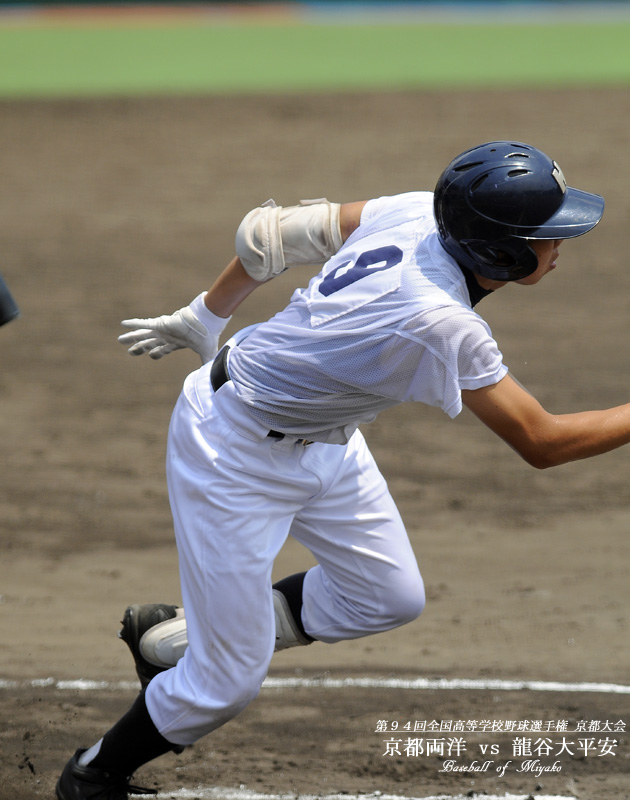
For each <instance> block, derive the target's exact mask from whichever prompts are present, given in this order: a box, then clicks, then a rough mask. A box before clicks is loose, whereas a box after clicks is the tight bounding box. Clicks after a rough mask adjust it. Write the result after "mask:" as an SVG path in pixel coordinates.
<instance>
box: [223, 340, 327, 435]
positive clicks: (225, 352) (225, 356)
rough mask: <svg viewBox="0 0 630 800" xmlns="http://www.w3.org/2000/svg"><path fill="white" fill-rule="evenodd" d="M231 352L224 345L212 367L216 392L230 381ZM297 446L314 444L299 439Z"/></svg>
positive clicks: (272, 433) (227, 346) (275, 433)
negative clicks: (228, 366)
mask: <svg viewBox="0 0 630 800" xmlns="http://www.w3.org/2000/svg"><path fill="white" fill-rule="evenodd" d="M229 352H230V347H229V345H227V344H225V345H223V347H222V348H221V349H220V350H219V352H218V353H217V355H216V357H215V359H214V361H213V362H212V366H211V367H210V383H211V385H212V388H213V389H214V391H215V392H218V391H219V389H220V388H221V387H222V386H223V384H224V383H227V382H228V381H229V380H230V373H229V372H228V368H227V360H228V353H229ZM267 436H270V437H271V438H272V439H284V437H285V436H286V434H284V433H280V431H269V433H268V434H267ZM296 444H301V445H304V446H306V445H308V444H312V442H310V441H309V440H308V439H298V440H297V442H296Z"/></svg>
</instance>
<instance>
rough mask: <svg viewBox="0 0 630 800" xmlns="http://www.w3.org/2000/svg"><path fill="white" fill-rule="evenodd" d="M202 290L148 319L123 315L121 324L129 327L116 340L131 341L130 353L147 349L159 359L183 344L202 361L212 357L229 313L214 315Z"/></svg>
mask: <svg viewBox="0 0 630 800" xmlns="http://www.w3.org/2000/svg"><path fill="white" fill-rule="evenodd" d="M205 294H206V293H205V292H202V293H201V294H200V295H198V296H197V297H195V299H194V300H193V301H192V303H191V304H190V305H188V306H185V307H184V308H180V309H179V311H176V312H175V313H174V314H164V315H163V316H161V317H151V318H149V319H124V320H123V321H122V322H121V323H120V324H121V325H123V326H124V327H125V328H131V330H130V332H129V333H123V334H122V335H121V336H119V337H118V341H119V342H120V343H121V344H124V345H130V347H129V348H128V350H127V352H128V353H129V354H130V355H132V356H141V355H143V353H148V354H149V357H150V358H153V359H158V358H162V356H166V355H168V354H169V353H172V352H173V351H174V350H182V349H183V348H185V347H188V348H190V349H191V350H194V351H195V353H199V355H200V356H201V361H202V362H203V363H204V364H206V363H207V362H208V361H211V360H212V359H213V358H214V357H215V356H216V354H217V351H218V349H219V337H220V335H221V333H222V332H223V329H224V328H225V326H226V325H227V324H228V322H229V321H230V319H231V317H227V318H225V317H217V315H216V314H213V313H212V311H210V310H209V309H208V308H206V304H205V303H204V301H203V298H204V297H205Z"/></svg>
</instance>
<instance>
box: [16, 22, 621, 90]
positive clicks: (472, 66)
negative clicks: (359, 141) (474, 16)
mask: <svg viewBox="0 0 630 800" xmlns="http://www.w3.org/2000/svg"><path fill="white" fill-rule="evenodd" d="M629 42H630V21H629V22H626V21H623V20H621V21H618V22H616V23H611V22H608V23H601V24H597V23H595V24H593V23H585V22H580V23H577V22H576V23H574V24H571V23H564V24H562V25H560V24H551V23H547V24H515V23H513V24H509V23H504V24H485V23H483V24H477V23H471V24H462V25H453V24H440V23H426V24H415V23H414V24H407V25H403V24H387V25H350V24H337V25H335V24H309V25H299V24H291V23H289V24H277V23H274V24H272V23H269V22H265V23H264V24H254V23H246V24H245V23H240V24H226V23H221V24H208V23H194V24H191V23H184V24H181V23H177V22H172V23H171V24H170V25H168V26H163V25H150V24H140V23H138V24H135V25H133V26H128V25H127V26H120V25H116V24H111V23H109V24H102V25H97V26H95V25H61V24H55V25H39V24H37V23H30V24H28V25H10V24H5V25H0V96H3V97H62V96H66V97H72V96H102V95H133V94H191V93H196V94H206V93H226V92H230V93H234V92H247V93H249V92H287V91H289V92H307V91H336V90H339V91H341V90H370V89H376V90H383V89H393V90H395V89H412V88H439V89H444V88H449V87H451V88H461V87H478V88H484V87H487V88H494V87H497V88H498V87H506V86H513V87H532V88H541V87H563V86H601V85H626V84H630V46H629V45H628V43H629Z"/></svg>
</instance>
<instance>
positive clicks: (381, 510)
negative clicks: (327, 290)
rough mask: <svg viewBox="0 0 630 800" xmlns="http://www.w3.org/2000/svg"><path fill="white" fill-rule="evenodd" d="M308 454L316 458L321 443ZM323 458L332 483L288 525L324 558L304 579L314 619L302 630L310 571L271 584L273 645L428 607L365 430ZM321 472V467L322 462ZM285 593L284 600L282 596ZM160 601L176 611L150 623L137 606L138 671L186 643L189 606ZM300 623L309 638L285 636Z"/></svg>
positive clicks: (385, 623) (351, 633) (386, 621)
mask: <svg viewBox="0 0 630 800" xmlns="http://www.w3.org/2000/svg"><path fill="white" fill-rule="evenodd" d="M311 454H312V455H313V457H316V456H317V448H315V447H314V448H313V450H312V451H311ZM333 455H334V456H335V458H334V459H333ZM337 459H340V461H339V463H338V464H337ZM313 460H314V459H313V458H311V462H312V461H313ZM322 460H325V461H326V464H327V466H328V467H329V468H330V469H324V470H323V475H324V477H325V476H327V475H330V476H332V478H326V482H327V483H328V484H329V485H327V488H326V491H325V492H320V493H318V494H317V495H315V496H314V498H313V499H312V501H311V503H309V504H308V505H307V507H306V508H305V509H304V510H302V511H301V512H300V513H299V514H298V515H297V517H296V519H295V520H294V523H293V526H292V528H291V535H292V536H294V537H295V538H296V539H298V540H300V541H301V542H302V543H303V544H305V546H306V547H308V548H309V549H311V551H312V552H313V553H314V554H315V556H316V558H317V560H318V562H319V566H318V567H316V568H314V569H313V570H310V571H309V573H308V578H307V579H306V582H307V584H308V587H309V589H308V590H309V591H310V593H311V596H312V602H309V603H308V604H307V605H308V607H309V608H310V609H311V611H310V619H309V620H308V621H307V623H306V625H307V629H305V628H304V625H303V623H304V615H303V613H302V601H303V584H304V582H305V576H306V573H301V574H298V575H295V576H290V577H289V578H288V579H286V580H283V581H279V582H278V583H276V584H274V600H275V601H276V602H275V604H274V605H275V624H276V629H277V631H279V632H280V633H279V634H277V637H278V638H277V643H276V650H281V649H284V648H286V647H291V646H295V645H300V644H305V643H307V642H308V641H309V640H310V639H311V638H316V639H322V640H326V641H337V640H338V639H346V638H356V637H358V636H365V635H368V634H371V633H377V632H378V631H382V630H388V629H390V628H393V627H396V626H398V625H402V624H404V623H405V622H408V621H410V620H413V619H415V618H416V617H417V616H418V615H419V614H420V612H421V611H422V608H423V606H424V589H423V584H422V578H421V576H420V573H419V570H418V567H417V563H416V559H415V555H414V553H413V551H412V548H411V545H410V544H409V540H408V537H407V533H406V530H405V527H404V524H403V522H402V520H401V518H400V514H399V512H398V509H397V508H396V505H395V503H394V501H393V499H392V497H391V495H390V493H389V490H388V488H387V485H386V482H385V481H384V479H383V477H382V475H381V474H380V471H379V470H378V468H377V466H376V464H375V463H374V459H373V457H372V455H371V453H370V452H369V449H368V448H367V446H366V444H365V441H364V439H363V437H362V435H361V434H360V433H357V434H355V436H354V437H353V440H352V442H351V443H350V445H349V446H348V448H346V449H345V452H344V450H343V448H338V447H337V446H335V447H334V448H332V449H331V448H327V449H326V451H325V455H323V456H322ZM333 462H334V463H333ZM313 469H315V467H313ZM318 471H319V472H320V473H322V470H321V468H320V469H319V470H318ZM280 597H282V600H283V602H282V604H279V603H278V602H277V601H278V599H279V598H280ZM344 607H345V611H344V610H343V609H344ZM160 608H162V609H169V608H172V611H169V613H170V614H171V615H172V618H171V619H170V620H168V621H165V622H162V623H161V624H158V625H155V626H151V625H150V624H149V621H150V616H151V614H152V613H153V612H152V608H151V607H150V606H139V607H133V609H134V613H135V614H137V615H138V614H139V615H145V616H144V617H143V618H146V620H147V624H146V625H145V626H143V627H141V628H140V630H141V632H142V633H143V634H144V635H143V636H138V635H137V632H136V637H135V639H132V641H131V642H129V641H128V643H129V644H130V647H131V649H132V652H134V647H132V643H133V642H135V645H136V652H135V653H134V658H135V660H136V665H137V668H138V672H139V674H140V673H141V671H142V669H143V665H144V669H145V670H146V669H154V670H163V669H167V668H169V667H170V666H173V665H174V664H176V663H177V661H178V660H179V659H180V658H181V657H182V655H183V653H184V651H185V649H186V647H187V644H188V636H187V629H186V617H185V614H184V609H182V608H180V609H175V608H173V607H168V606H166V605H161V606H160ZM287 608H288V609H289V610H288V612H287V611H286V610H285V609H287ZM349 611H350V612H351V616H352V617H353V620H354V621H353V622H351V621H350V620H349V619H348V612H349ZM306 613H307V615H309V612H306ZM330 624H332V626H333V627H332V628H329V627H328V626H329V625H330ZM296 627H297V628H298V629H299V630H300V633H301V634H303V635H305V636H304V638H301V637H297V638H294V639H293V640H288V639H286V638H285V637H284V636H282V635H281V631H282V629H285V630H286V629H287V628H296ZM126 640H127V639H126Z"/></svg>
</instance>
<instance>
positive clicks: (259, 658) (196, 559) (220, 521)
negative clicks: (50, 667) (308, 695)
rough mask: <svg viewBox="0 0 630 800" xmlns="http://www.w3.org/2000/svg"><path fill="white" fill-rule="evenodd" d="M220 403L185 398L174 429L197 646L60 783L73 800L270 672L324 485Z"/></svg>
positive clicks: (199, 726) (173, 473)
mask: <svg viewBox="0 0 630 800" xmlns="http://www.w3.org/2000/svg"><path fill="white" fill-rule="evenodd" d="M218 406H219V404H218V403H217V409H218ZM217 409H215V410H211V412H209V413H208V414H207V416H204V414H200V413H199V409H198V408H197V407H196V406H195V405H194V403H192V402H190V401H189V400H187V399H185V398H180V400H179V401H178V404H177V407H176V409H175V411H174V414H173V418H172V423H171V428H170V432H169V448H168V459H167V464H168V466H167V477H168V483H169V497H170V499H171V505H172V512H173V520H174V526H175V531H176V537H177V545H178V554H179V560H180V573H181V582H182V597H183V600H184V603H185V604H186V608H187V616H188V639H189V643H190V644H189V647H188V649H187V650H186V654H185V657H184V658H183V659H181V660H180V661H179V662H178V664H177V666H176V668H175V669H172V670H169V671H167V672H163V673H160V674H158V675H157V676H156V677H155V679H154V680H153V681H151V683H150V685H149V687H148V689H147V692H146V693H141V695H140V696H139V698H138V699H137V700H136V703H134V706H133V707H132V709H131V710H130V712H129V713H128V714H127V715H125V717H124V718H123V719H122V720H121V721H120V722H119V723H118V724H117V725H115V726H114V728H112V729H111V731H109V732H108V733H107V734H106V735H105V736H104V737H103V739H102V740H101V741H100V742H98V743H97V745H95V746H94V747H93V748H90V749H89V750H88V751H84V752H81V753H78V754H77V755H76V757H75V760H74V761H73V760H71V762H69V764H68V765H67V767H66V770H64V774H63V775H62V778H61V779H60V783H59V786H58V790H57V791H58V796H59V797H60V798H62V800H73V798H74V797H75V796H78V795H72V794H71V792H72V788H70V789H67V787H68V786H70V787H72V786H76V784H77V783H80V782H81V781H83V783H89V782H90V780H92V779H93V780H92V783H94V782H96V783H98V781H99V780H101V778H102V776H103V775H105V774H106V775H113V776H115V780H116V781H118V780H119V779H120V780H123V778H124V776H125V775H127V776H128V775H130V774H131V773H132V771H134V770H135V769H136V768H137V767H138V766H140V765H141V764H143V763H146V761H149V760H151V759H152V758H155V757H157V756H159V755H161V754H162V753H164V752H166V751H168V750H169V749H174V748H175V747H176V746H180V745H187V744H190V743H192V742H194V741H196V740H197V739H199V738H200V737H201V736H203V735H205V734H206V733H208V732H210V731H211V730H214V729H215V728H217V727H218V726H220V725H222V724H223V723H224V722H226V721H227V720H228V719H230V718H232V717H233V716H235V715H236V714H237V713H238V712H239V711H240V710H242V709H243V708H244V707H245V706H246V705H247V704H248V703H249V702H250V701H251V700H252V699H253V697H255V696H256V694H257V693H258V691H259V689H260V686H261V684H262V681H263V680H264V677H265V675H266V672H267V668H268V664H269V660H270V658H271V655H272V653H273V649H274V633H275V631H274V610H273V599H272V590H271V570H272V565H273V561H274V558H275V556H276V555H277V552H278V550H279V549H280V547H281V546H282V544H283V543H284V541H285V540H286V536H287V534H288V530H289V527H290V524H291V520H292V518H293V516H294V515H295V513H296V511H297V510H298V509H299V507H300V506H301V505H302V504H303V502H304V501H305V499H306V498H308V497H310V496H311V495H312V494H313V492H314V491H316V489H317V486H318V485H319V483H318V481H317V479H316V478H314V476H313V475H312V474H310V473H309V472H305V473H303V472H301V471H300V464H299V460H296V458H295V456H294V454H292V453H291V452H289V451H287V452H282V453H270V452H269V450H270V448H271V446H272V443H271V441H265V440H264V434H262V438H260V437H259V438H258V439H257V438H256V436H255V435H254V433H259V432H256V431H254V432H251V431H249V432H248V434H251V435H243V433H242V432H241V431H239V430H238V429H237V427H236V425H237V423H236V422H235V421H234V420H230V419H228V420H226V419H225V418H224V417H223V415H222V414H221V413H219V412H218V410H217ZM215 411H216V413H215ZM235 413H237V412H235ZM246 422H247V420H245V421H244V423H243V424H244V425H245V424H246ZM294 450H295V448H294ZM122 751H124V753H125V755H124V758H123V757H121V752H122ZM75 761H76V763H75ZM81 770H82V771H81ZM86 770H87V771H88V772H87V774H86ZM124 779H125V780H126V778H124ZM64 787H66V788H64ZM66 789H67V791H66Z"/></svg>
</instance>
